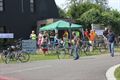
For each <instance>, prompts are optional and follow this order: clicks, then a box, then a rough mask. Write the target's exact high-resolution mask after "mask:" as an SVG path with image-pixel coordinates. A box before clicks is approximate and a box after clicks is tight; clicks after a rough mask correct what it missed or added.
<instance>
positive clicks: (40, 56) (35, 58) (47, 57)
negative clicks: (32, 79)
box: [0, 48, 120, 63]
mask: <svg viewBox="0 0 120 80" xmlns="http://www.w3.org/2000/svg"><path fill="white" fill-rule="evenodd" d="M115 51H117V52H118V51H120V49H118V48H116V50H115ZM106 53H107V52H104V53H100V52H98V50H95V51H94V52H89V53H88V55H86V54H85V53H83V52H82V53H80V57H83V56H93V55H100V54H106ZM55 59H58V57H57V55H55V54H51V55H50V54H49V55H48V54H47V55H43V54H34V53H33V54H31V55H30V62H31V61H39V60H55ZM65 59H70V56H69V55H66V56H65ZM0 63H3V61H2V60H1V58H0Z"/></svg>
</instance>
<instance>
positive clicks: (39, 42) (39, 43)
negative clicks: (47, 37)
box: [38, 32, 43, 48]
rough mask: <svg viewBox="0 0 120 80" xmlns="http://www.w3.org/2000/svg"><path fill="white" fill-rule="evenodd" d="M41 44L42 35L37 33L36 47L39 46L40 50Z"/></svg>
mask: <svg viewBox="0 0 120 80" xmlns="http://www.w3.org/2000/svg"><path fill="white" fill-rule="evenodd" d="M42 43H43V34H42V32H39V34H38V46H39V48H41V45H42Z"/></svg>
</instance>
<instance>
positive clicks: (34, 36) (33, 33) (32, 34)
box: [30, 30, 37, 40]
mask: <svg viewBox="0 0 120 80" xmlns="http://www.w3.org/2000/svg"><path fill="white" fill-rule="evenodd" d="M30 39H32V40H36V39H37V36H36V34H35V31H34V30H32V33H31V34H30Z"/></svg>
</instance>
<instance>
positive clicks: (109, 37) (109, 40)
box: [107, 29, 115, 57]
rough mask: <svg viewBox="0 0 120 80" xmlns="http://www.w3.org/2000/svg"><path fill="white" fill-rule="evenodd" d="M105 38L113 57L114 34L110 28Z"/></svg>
mask: <svg viewBox="0 0 120 80" xmlns="http://www.w3.org/2000/svg"><path fill="white" fill-rule="evenodd" d="M107 40H108V42H109V43H108V47H109V52H110V54H111V56H112V57H114V42H115V34H114V33H113V31H112V30H111V29H109V30H108V35H107Z"/></svg>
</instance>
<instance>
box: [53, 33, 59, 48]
mask: <svg viewBox="0 0 120 80" xmlns="http://www.w3.org/2000/svg"><path fill="white" fill-rule="evenodd" d="M58 44H59V39H58V33H55V36H54V48H56V46H58Z"/></svg>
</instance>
